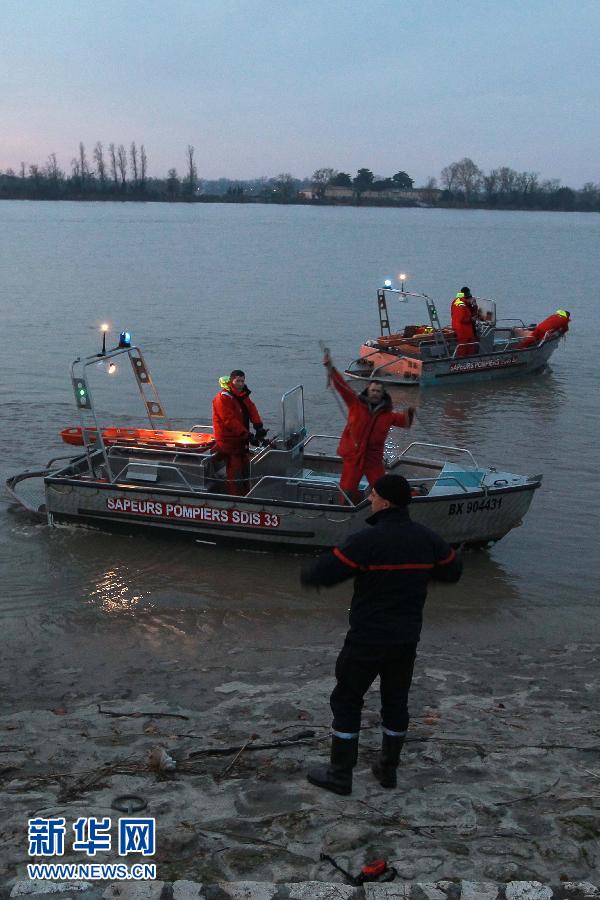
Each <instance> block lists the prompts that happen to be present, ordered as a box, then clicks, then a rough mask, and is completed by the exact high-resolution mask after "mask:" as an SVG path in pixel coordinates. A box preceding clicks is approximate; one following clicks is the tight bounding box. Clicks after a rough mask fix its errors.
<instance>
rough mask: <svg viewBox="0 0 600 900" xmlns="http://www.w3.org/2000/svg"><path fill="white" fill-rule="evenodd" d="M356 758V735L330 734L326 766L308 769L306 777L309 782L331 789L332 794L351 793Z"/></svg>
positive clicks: (327, 789)
mask: <svg viewBox="0 0 600 900" xmlns="http://www.w3.org/2000/svg"><path fill="white" fill-rule="evenodd" d="M357 759H358V737H355V738H339V737H336V735H335V734H333V735H332V736H331V759H330V762H329V765H328V766H322V767H321V768H319V769H310V770H309V772H308V773H307V775H306V777H307V778H308V780H309V781H310V783H311V784H314V785H316V786H317V787H320V788H324V789H325V790H326V791H333V793H334V794H351V793H352V769H353V768H354V766H355V765H356V761H357Z"/></svg>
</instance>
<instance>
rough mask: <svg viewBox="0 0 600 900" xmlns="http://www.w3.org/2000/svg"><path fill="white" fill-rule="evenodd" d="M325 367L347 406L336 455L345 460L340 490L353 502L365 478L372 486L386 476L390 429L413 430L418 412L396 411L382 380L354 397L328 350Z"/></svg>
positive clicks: (368, 386) (370, 383) (373, 382)
mask: <svg viewBox="0 0 600 900" xmlns="http://www.w3.org/2000/svg"><path fill="white" fill-rule="evenodd" d="M323 365H324V366H326V367H327V370H328V373H329V379H330V383H331V384H332V385H333V387H334V389H335V390H336V391H337V392H338V394H339V395H340V397H341V398H342V400H343V401H344V403H345V404H346V406H347V407H348V419H347V421H346V427H345V428H344V431H343V432H342V436H341V438H340V443H339V446H338V448H337V452H338V453H339V455H340V456H341V457H342V460H343V466H342V475H341V478H340V487H341V489H342V490H343V491H345V493H346V494H347V495H348V496H349V497H350V499H351V500H353V501H354V500H355V499H356V495H357V488H358V485H359V482H360V479H361V478H362V476H363V475H365V476H366V477H367V479H368V481H369V485H370V486H371V487H372V486H373V484H374V483H375V482H376V481H377V479H378V478H381V476H382V475H385V468H384V465H383V452H384V448H385V439H386V438H387V436H388V433H389V430H390V428H392V427H394V426H395V427H396V428H410V426H411V425H412V423H413V419H414V416H415V410H414V408H413V407H409V408H408V409H407V410H405V411H404V412H394V410H393V408H392V398H391V397H390V395H389V394H388V393H387V391H386V390H385V388H384V386H383V384H382V383H381V382H380V381H370V382H369V384H368V385H367V387H366V388H365V390H364V391H363V392H362V393H361V394H355V393H354V391H353V390H352V388H350V387H349V386H348V385H347V384H346V382H345V381H344V379H343V377H342V375H341V374H340V373H339V372H338V370H337V369H336V368H335V366H334V365H333V363H332V362H331V357H330V355H329V352H328V351H325V356H324V358H323Z"/></svg>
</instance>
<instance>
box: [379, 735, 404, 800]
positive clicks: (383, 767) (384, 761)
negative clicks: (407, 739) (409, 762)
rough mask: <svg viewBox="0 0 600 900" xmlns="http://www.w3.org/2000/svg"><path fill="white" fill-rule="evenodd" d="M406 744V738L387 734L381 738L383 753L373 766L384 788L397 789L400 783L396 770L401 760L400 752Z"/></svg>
mask: <svg viewBox="0 0 600 900" xmlns="http://www.w3.org/2000/svg"><path fill="white" fill-rule="evenodd" d="M403 744H404V736H402V737H398V736H397V735H391V734H386V733H385V731H384V732H383V735H382V738H381V753H380V755H379V759H378V760H377V762H374V763H373V765H372V766H371V770H372V772H373V775H374V776H375V778H376V779H377V781H378V782H379V784H380V785H381V787H384V788H395V787H396V785H397V783H398V781H397V778H396V769H397V768H398V762H399V760H400V751H401V750H402V745H403Z"/></svg>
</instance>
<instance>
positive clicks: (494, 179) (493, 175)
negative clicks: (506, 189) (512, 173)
mask: <svg viewBox="0 0 600 900" xmlns="http://www.w3.org/2000/svg"><path fill="white" fill-rule="evenodd" d="M499 184H500V175H499V172H498V169H491V170H490V172H489V174H488V175H484V176H483V189H484V191H485V194H486V197H487V200H488V202H491V201H492V200H493V199H494V197H495V196H496V194H497V193H498V187H499Z"/></svg>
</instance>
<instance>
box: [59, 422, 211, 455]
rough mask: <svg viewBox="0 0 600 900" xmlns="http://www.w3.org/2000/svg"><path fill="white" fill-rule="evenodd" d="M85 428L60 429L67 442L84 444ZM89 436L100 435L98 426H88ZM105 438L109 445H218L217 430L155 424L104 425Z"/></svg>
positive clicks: (201, 447) (197, 447) (93, 439)
mask: <svg viewBox="0 0 600 900" xmlns="http://www.w3.org/2000/svg"><path fill="white" fill-rule="evenodd" d="M83 431H84V429H83V428H81V427H79V426H78V427H74V428H63V430H62V431H61V433H60V436H61V438H62V439H63V441H64V442H65V444H72V445H73V446H75V447H81V446H83V445H84V444H85V442H86V441H85V440H84V434H83ZM85 438H86V439H87V442H88V443H89V444H95V443H96V441H97V439H98V432H97V429H96V428H86V429H85ZM102 440H103V441H104V443H105V445H106V446H107V447H110V446H111V445H112V444H127V445H131V446H134V445H135V446H140V445H141V446H145V447H154V448H155V449H157V450H158V449H162V448H165V449H177V450H196V451H198V452H200V453H205V452H207V451H208V450H212V448H213V447H214V446H215V438H214V435H213V434H209V433H207V432H203V431H154V429H152V428H103V429H102Z"/></svg>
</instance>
